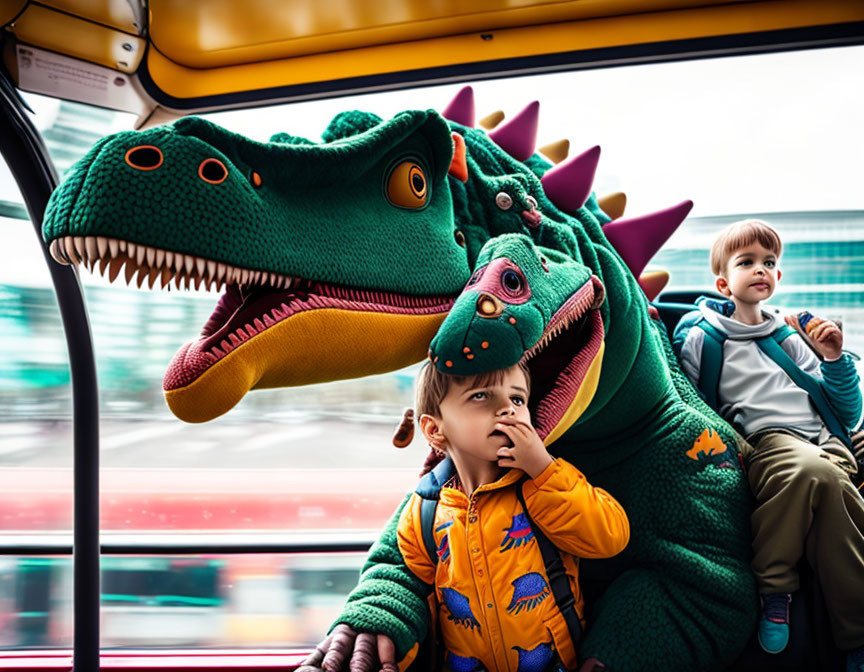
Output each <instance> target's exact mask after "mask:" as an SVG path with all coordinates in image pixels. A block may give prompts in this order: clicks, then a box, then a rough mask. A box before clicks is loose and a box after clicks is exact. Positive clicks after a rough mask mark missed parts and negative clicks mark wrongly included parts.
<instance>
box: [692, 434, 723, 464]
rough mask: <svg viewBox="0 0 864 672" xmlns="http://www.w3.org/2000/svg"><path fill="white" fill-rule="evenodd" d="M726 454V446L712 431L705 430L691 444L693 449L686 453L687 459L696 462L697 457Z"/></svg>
mask: <svg viewBox="0 0 864 672" xmlns="http://www.w3.org/2000/svg"><path fill="white" fill-rule="evenodd" d="M725 452H726V444H725V443H723V439H721V438H720V435H719V434H717V432H715V431H714V430H711V429H706V430H705V431H704V432H702V433H701V434H700V435H699V437H698V438H697V439H696V440H695V441H694V442H693V447H692V448H690V450H688V451H687V457H689V458H691V459H694V460H698V459H699V456H700V455H702V454H704V455H719V454H720V453H725Z"/></svg>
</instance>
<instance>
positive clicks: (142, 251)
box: [135, 245, 147, 266]
mask: <svg viewBox="0 0 864 672" xmlns="http://www.w3.org/2000/svg"><path fill="white" fill-rule="evenodd" d="M146 254H147V247H146V246H145V245H138V246H137V247H136V248H135V263H136V264H138V265H139V266H141V265H142V264H143V263H144V257H145V256H146Z"/></svg>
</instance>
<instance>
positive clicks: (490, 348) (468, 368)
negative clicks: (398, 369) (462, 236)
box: [429, 233, 591, 376]
mask: <svg viewBox="0 0 864 672" xmlns="http://www.w3.org/2000/svg"><path fill="white" fill-rule="evenodd" d="M504 260H506V262H509V263H505V265H502V264H501V261H504ZM475 265H476V270H475V271H474V274H473V275H472V276H471V279H470V280H469V281H468V285H467V286H466V288H465V290H464V291H463V292H462V294H461V295H460V296H459V298H458V299H456V302H455V303H454V304H453V307H452V308H451V309H450V313H449V314H448V316H447V319H446V320H445V321H444V323H443V324H442V325H441V327H440V328H439V329H438V333H437V334H436V336H435V338H434V339H433V340H432V344H431V346H430V350H429V352H430V355H431V356H432V357H434V358H435V361H436V365H437V367H438V368H439V369H441V370H442V371H444V372H446V373H452V374H455V375H458V376H465V375H470V374H475V373H480V372H483V371H489V370H491V369H497V368H504V367H508V366H513V365H514V364H516V363H517V362H519V360H520V359H521V358H522V355H523V354H525V349H526V348H525V344H526V343H527V344H533V343H536V342H537V341H538V340H540V337H541V336H542V335H543V332H544V330H545V329H546V326H547V325H548V324H549V321H550V320H551V319H552V316H553V315H554V314H555V313H556V312H557V311H558V309H560V308H561V307H562V306H563V305H564V303H565V301H567V299H568V298H570V297H571V296H572V295H573V294H574V293H576V292H577V291H578V290H579V289H580V288H581V287H583V286H584V285H585V284H586V283H588V284H590V280H591V271H590V270H589V269H588V268H587V267H585V266H583V265H582V264H578V263H576V262H574V261H573V259H572V258H571V257H569V256H567V255H566V254H563V253H561V252H559V251H558V250H548V249H545V248H540V247H537V246H535V245H534V243H533V242H532V241H531V238H530V237H528V236H525V235H523V234H514V233H508V234H504V235H501V236H498V237H497V238H492V239H491V240H489V242H488V243H486V245H484V246H483V249H482V250H481V251H480V255H479V256H478V258H477V261H476V264H475ZM487 268H489V269H490V270H489V273H490V274H491V273H512V275H509V274H508V280H510V281H511V282H514V283H517V284H518V285H519V286H520V288H519V289H518V290H514V289H507V288H504V291H503V294H504V298H505V299H511V300H513V301H514V303H512V304H507V306H506V309H505V310H504V311H503V312H502V313H501V314H500V315H497V316H494V317H489V318H483V317H480V316H478V308H477V306H478V301H480V300H481V297H482V296H484V295H485V293H484V292H483V290H482V289H478V283H482V281H483V280H484V279H485V278H486V269H487ZM544 269H548V270H544ZM495 279H496V280H497V278H495ZM523 285H524V286H523ZM479 286H480V287H481V288H483V287H484V285H482V284H480V285H479ZM529 294H530V299H529V298H528V295H529ZM511 319H512V320H513V323H511V322H510V320H511ZM484 343H485V347H484V346H482V345H481V344H484ZM466 347H468V348H469V350H470V352H465V349H466ZM447 363H449V365H448V364H447Z"/></svg>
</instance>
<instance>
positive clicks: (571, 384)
mask: <svg viewBox="0 0 864 672" xmlns="http://www.w3.org/2000/svg"><path fill="white" fill-rule="evenodd" d="M586 320H587V322H588V324H587V325H586V326H585V327H584V328H583V332H582V333H584V332H585V331H589V334H588V338H587V341H585V343H584V345H582V347H581V348H580V349H579V352H578V353H577V354H576V356H575V357H574V358H573V359H571V360H570V363H568V364H567V366H566V367H564V370H563V371H561V373H560V374H559V375H558V377H557V379H556V381H555V386H554V387H553V388H552V390H550V391H549V392H548V393H547V394H545V395H544V396H543V398H542V399H541V401H540V403H539V404H538V405H537V408H536V410H535V411H534V416H535V423H536V426H537V433H538V434H539V435H540V436H541V437H542V438H545V437H546V436H548V435H549V433H550V432H551V431H552V430H553V429H554V428H555V426H556V425H557V424H558V423H559V422H560V420H561V418H562V417H564V413H565V412H566V411H567V409H568V408H569V407H570V404H571V403H573V399H575V398H576V394H577V393H578V392H579V388H580V387H581V386H582V381H583V380H584V379H585V374H587V373H588V369H589V368H590V367H591V363H592V362H593V361H594V357H595V356H596V355H597V353H598V352H599V350H600V344H601V343H602V342H603V335H604V331H603V318H602V316H601V315H600V312H599V311H597V310H592V311H590V312H589V313H588V315H587V317H586ZM581 335H582V334H581V333H580V336H581Z"/></svg>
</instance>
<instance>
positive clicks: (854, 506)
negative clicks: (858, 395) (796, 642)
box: [744, 429, 864, 650]
mask: <svg viewBox="0 0 864 672" xmlns="http://www.w3.org/2000/svg"><path fill="white" fill-rule="evenodd" d="M747 441H748V443H749V444H750V446H752V450H747V449H745V451H744V457H745V463H746V465H747V477H748V479H749V481H750V487H751V488H752V490H753V494H754V496H755V497H756V508H755V509H754V511H753V514H752V516H751V518H750V520H751V527H752V532H753V551H754V556H753V563H752V567H753V572H754V573H755V574H756V578H757V581H758V582H759V591H760V592H761V593H763V594H767V593H794V592H795V591H796V590H798V573H797V571H796V569H795V567H796V565H797V564H798V562H799V561H800V559H801V557H802V555H803V554H804V553H806V554H807V560H808V562H809V563H810V566H811V567H812V568H813V571H814V572H815V573H816V576H817V577H818V579H819V584H820V585H821V587H822V592H823V594H824V596H825V603H826V607H827V609H828V615H829V618H830V621H831V628H832V631H833V633H834V639H835V641H836V643H837V646H838V647H839V648H841V649H847V650H848V649H853V648H855V647H858V646H862V645H864V498H862V496H861V493H860V492H859V491H858V490H857V489H856V488H855V486H854V485H853V484H852V481H851V480H850V478H849V475H850V474H854V473H855V471H856V470H857V465H856V464H855V460H854V458H853V456H852V454H851V453H850V452H849V450H848V449H847V448H846V446H845V445H844V444H843V442H842V441H840V440H839V439H838V438H836V437H832V436H829V435H828V434H827V432H823V434H822V436H821V437H820V443H819V445H816V444H814V443H811V442H810V441H807V440H806V439H804V438H801V437H799V436H798V435H796V434H793V433H791V432H788V431H785V430H779V429H777V430H773V429H772V430H762V431H759V432H756V433H754V434H752V435H751V436H749V437H748V438H747Z"/></svg>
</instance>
